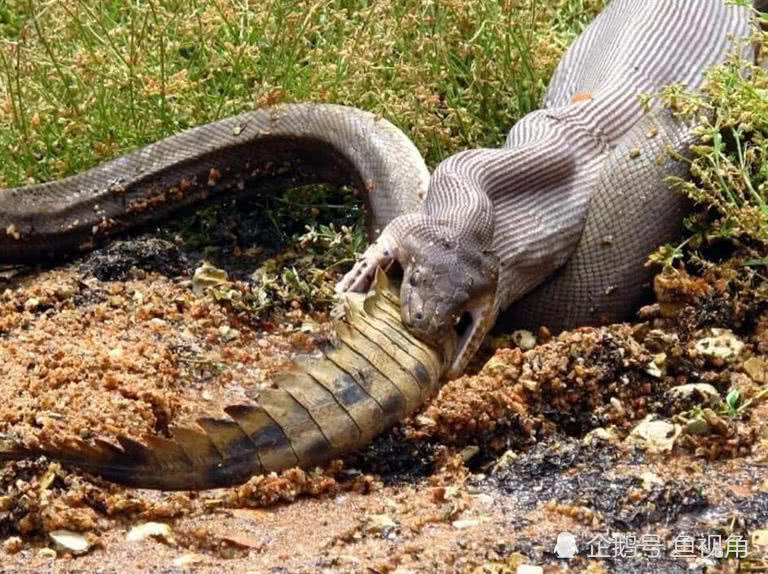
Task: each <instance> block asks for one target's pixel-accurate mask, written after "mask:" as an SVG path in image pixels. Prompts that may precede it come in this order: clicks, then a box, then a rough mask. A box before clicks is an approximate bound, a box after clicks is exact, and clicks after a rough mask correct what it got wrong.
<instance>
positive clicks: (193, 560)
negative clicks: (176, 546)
mask: <svg viewBox="0 0 768 574" xmlns="http://www.w3.org/2000/svg"><path fill="white" fill-rule="evenodd" d="M207 559H208V557H207V556H206V555H205V554H196V553H194V552H188V553H187V554H182V555H181V556H179V557H178V558H174V559H173V565H174V567H176V568H185V567H187V566H191V565H192V564H200V563H201V562H205V561H206V560H207Z"/></svg>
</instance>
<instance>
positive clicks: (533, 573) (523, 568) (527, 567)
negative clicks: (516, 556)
mask: <svg viewBox="0 0 768 574" xmlns="http://www.w3.org/2000/svg"><path fill="white" fill-rule="evenodd" d="M515 574H544V568H542V567H541V566H533V565H531V564H520V566H518V567H517V570H516V572H515Z"/></svg>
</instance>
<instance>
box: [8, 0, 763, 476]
mask: <svg viewBox="0 0 768 574" xmlns="http://www.w3.org/2000/svg"><path fill="white" fill-rule="evenodd" d="M756 6H758V7H759V6H760V5H759V4H756ZM749 32H750V11H749V9H747V8H744V7H737V6H727V5H726V4H725V3H724V2H723V1H722V0H613V1H612V2H611V3H610V4H609V5H608V7H607V8H606V9H605V10H604V11H603V12H601V13H600V14H599V15H598V16H597V17H596V19H595V20H594V21H593V22H592V23H591V24H590V25H589V26H588V27H587V28H586V29H585V31H584V32H583V33H582V34H581V35H580V36H579V38H578V39H577V40H576V41H575V42H574V44H573V45H572V46H571V47H570V48H569V49H568V51H567V53H566V55H565V56H564V58H563V59H562V61H561V62H560V64H559V65H558V67H557V69H556V71H555V74H554V76H553V78H552V81H551V83H550V85H549V88H548V90H547V92H546V95H545V98H544V102H543V107H542V108H541V109H540V110H537V111H535V112H532V113H530V114H528V115H526V116H525V117H524V118H523V119H521V120H520V121H519V122H518V123H517V124H516V125H515V126H514V127H513V128H512V129H511V131H510V132H509V135H508V137H507V140H506V142H505V144H504V146H503V147H502V148H500V149H473V150H467V151H464V152H460V153H458V154H456V155H453V156H451V157H450V158H448V159H446V160H445V161H443V162H442V163H441V164H439V165H438V166H437V168H436V169H435V171H434V173H432V174H431V176H430V174H429V172H428V170H427V168H426V166H425V164H424V161H423V159H422V158H421V155H420V154H419V152H418V150H416V148H415V147H414V146H413V144H412V143H411V142H410V141H409V140H408V138H407V137H406V136H405V135H404V134H403V133H402V132H400V130H398V129H397V128H396V127H395V126H393V125H392V124H391V123H389V122H388V121H386V120H384V119H381V118H377V117H375V116H374V115H373V114H370V113H367V112H363V111H360V110H356V109H353V108H348V107H342V106H335V105H328V104H291V105H280V106H276V107H273V108H268V109H264V110H257V111H254V112H250V113H247V114H243V115H240V116H236V117H232V118H228V119H225V120H221V121H218V122H214V123H212V124H208V125H205V126H201V127H198V128H193V129H191V130H188V131H186V132H183V133H181V134H179V135H176V136H172V137H170V138H167V139H164V140H162V141H160V142H157V143H155V144H152V145H150V146H147V147H146V148H143V149H141V150H139V151H136V152H133V153H131V154H128V155H125V156H122V157H120V158H117V159H115V160H113V161H111V162H109V163H106V164H104V165H103V166H100V167H97V168H94V169H92V170H89V171H86V172H84V173H82V174H79V175H76V176H73V177H70V178H67V179H63V180H60V181H55V182H52V183H47V184H42V185H32V186H27V187H22V188H17V189H9V190H0V261H38V260H40V259H42V258H45V257H49V256H54V257H55V256H59V255H62V254H65V253H69V252H71V251H73V250H78V249H81V250H82V249H88V248H91V247H92V246H93V245H95V244H97V243H99V242H102V241H104V239H106V238H109V237H111V236H113V235H115V234H116V233H118V232H120V231H122V230H124V229H126V228H129V227H134V226H137V225H140V224H142V223H146V222H149V221H154V220H156V219H159V218H162V217H165V216H166V215H168V214H169V213H170V212H172V211H174V210H176V209H178V208H179V207H182V206H185V205H190V204H193V203H196V202H199V201H201V200H203V199H206V198H209V197H213V196H224V195H227V194H238V193H245V192H246V190H248V189H251V188H254V187H256V188H258V189H259V190H265V189H267V190H269V189H284V188H286V187H290V186H295V185H303V184H306V183H313V182H335V183H344V184H349V185H352V186H354V187H356V188H357V189H358V190H359V191H360V192H361V194H362V195H363V197H364V200H365V202H366V203H367V204H368V207H369V212H370V216H371V217H370V236H371V239H372V240H373V243H372V244H371V246H370V247H369V248H368V249H367V250H366V252H365V253H364V254H363V257H362V258H361V260H360V261H359V262H358V263H357V264H356V265H355V267H354V268H353V269H352V270H351V271H350V272H349V273H348V274H347V275H346V276H345V277H344V279H342V281H341V282H340V284H339V291H340V292H342V293H343V294H344V295H343V296H344V297H347V300H350V299H349V298H350V297H353V293H354V292H356V291H362V292H365V291H367V290H368V289H369V288H370V287H371V284H372V281H373V278H374V274H375V270H376V269H377V268H379V267H387V266H389V265H390V264H392V263H393V262H397V263H399V265H400V266H401V267H402V270H403V282H402V286H401V290H400V295H399V298H400V300H399V303H400V304H399V313H400V316H401V319H402V324H404V325H405V326H406V327H407V329H408V331H410V333H408V332H407V331H406V330H404V329H402V324H398V323H397V317H396V311H394V314H393V309H396V308H397V307H396V306H395V307H388V309H387V310H386V311H382V313H383V314H379V315H378V316H377V318H375V317H373V315H371V316H369V317H366V316H365V314H364V313H363V314H360V313H358V314H357V315H356V317H352V318H351V319H350V320H349V322H348V324H347V325H346V326H345V327H343V328H342V329H341V331H340V333H341V334H342V340H343V342H344V344H345V345H347V347H348V349H347V350H346V351H344V352H341V351H339V352H336V351H333V350H332V351H331V354H328V353H326V355H325V357H324V361H325V362H323V361H320V362H319V363H318V362H314V363H312V362H311V365H310V367H306V365H305V367H306V368H303V370H301V369H300V371H301V372H299V373H298V374H296V373H294V376H293V377H288V379H286V380H284V381H283V383H282V384H281V385H280V389H278V391H276V392H274V393H271V394H270V393H266V394H265V395H264V397H260V398H259V401H258V404H257V405H256V406H250V407H230V408H228V410H227V412H228V414H229V415H230V417H231V418H232V419H233V421H234V422H233V421H229V422H221V421H219V422H215V421H214V422H212V421H211V420H208V419H205V420H204V421H203V422H201V426H202V427H203V430H204V433H203V434H200V433H199V432H198V433H193V434H190V433H189V431H184V432H182V433H181V435H179V437H177V439H176V441H175V442H174V441H168V440H166V439H157V438H155V439H152V441H151V442H150V444H149V447H144V446H142V445H139V444H138V443H135V442H133V441H130V440H128V439H124V440H121V448H117V447H113V446H107V445H105V444H102V443H99V444H97V445H96V446H93V445H92V446H86V445H83V444H77V445H75V446H73V447H60V448H59V450H58V451H57V450H55V449H53V450H52V449H37V450H36V449H24V448H19V449H14V448H10V449H5V448H0V459H2V458H19V457H23V456H28V455H30V454H35V453H39V452H46V453H48V454H53V456H54V458H58V459H60V460H65V461H67V460H68V461H70V462H72V463H73V464H75V465H76V466H80V467H81V468H87V469H90V470H92V471H95V472H101V473H103V474H105V475H107V476H109V477H111V478H113V479H115V480H120V479H122V481H128V482H129V483H130V484H135V485H139V486H142V485H143V486H155V487H160V488H187V487H196V488H202V487H211V486H220V485H222V484H229V483H232V482H237V481H241V480H243V479H244V478H247V476H248V475H250V474H253V473H256V472H263V471H267V470H279V469H281V468H287V467H290V466H292V465H294V464H296V463H300V464H317V463H318V462H320V461H322V460H327V459H328V458H330V457H332V456H337V455H339V454H343V453H344V452H346V451H348V450H350V449H353V448H355V447H357V446H360V445H361V444H363V443H364V442H365V441H366V440H368V439H369V438H370V436H372V434H373V432H378V431H380V430H382V429H383V428H384V427H386V426H387V425H389V424H391V423H392V422H394V420H396V419H398V418H401V417H402V416H404V415H405V414H407V413H409V412H412V411H413V409H415V408H416V407H418V405H419V404H421V403H422V402H423V401H424V400H426V398H427V397H428V396H429V395H430V394H433V393H434V391H435V390H436V388H437V386H436V385H437V380H438V379H439V378H440V377H441V376H443V377H446V376H447V377H449V378H450V377H455V376H458V375H459V374H461V372H462V371H463V370H464V368H465V366H466V364H467V362H468V360H469V359H470V358H471V357H472V355H473V354H474V352H475V351H476V350H477V347H478V346H479V344H480V342H481V340H482V338H483V337H484V336H485V335H486V334H487V332H488V331H489V330H490V329H491V327H492V326H493V325H494V323H496V321H497V318H498V317H499V315H500V313H501V312H502V311H505V310H506V314H505V317H504V320H505V321H512V322H513V323H514V324H515V325H526V324H547V325H549V326H550V327H553V328H564V327H569V326H574V325H579V324H586V323H596V322H603V321H615V320H620V319H623V318H625V317H626V316H627V315H628V314H629V313H631V312H632V310H633V309H634V308H635V307H636V306H637V304H638V302H639V301H640V300H641V298H642V297H643V290H644V286H645V284H646V283H647V282H648V280H649V275H648V273H647V272H646V271H644V270H643V265H642V264H643V262H644V260H645V258H646V256H647V255H648V253H649V252H650V251H652V250H653V248H654V247H655V246H657V245H659V244H660V243H663V242H666V241H670V240H672V239H674V237H675V236H676V235H677V234H678V233H679V230H680V222H681V218H682V215H683V214H684V213H685V210H686V209H687V203H686V201H685V199H684V198H683V197H682V196H681V195H679V194H677V193H675V192H672V191H670V190H669V189H668V186H667V185H666V184H665V178H666V177H667V176H669V175H670V174H677V175H681V176H684V175H685V173H686V166H685V162H676V161H673V160H672V159H671V158H670V155H669V151H670V149H671V150H672V151H674V152H676V153H677V154H679V155H683V156H684V155H685V154H686V153H687V152H688V148H689V146H690V144H691V143H693V142H694V141H695V136H694V130H693V127H692V126H691V125H689V124H687V123H685V122H683V121H681V120H679V119H677V118H675V117H674V116H673V115H672V114H671V113H669V112H667V111H665V110H664V109H663V108H661V107H660V106H654V107H652V108H651V110H650V111H646V110H644V109H643V106H642V104H641V102H640V100H639V99H638V94H640V93H641V92H648V93H653V92H656V91H657V90H659V89H660V88H661V87H663V86H664V85H666V84H670V83H685V84H686V85H687V86H688V87H689V88H697V87H699V86H700V85H701V84H702V82H703V79H704V73H705V71H706V69H707V68H708V67H710V66H712V65H714V64H716V63H718V62H721V61H722V60H723V59H724V58H725V56H726V55H727V54H728V53H729V51H730V50H731V49H732V47H733V43H732V39H733V38H734V37H735V38H739V37H744V36H746V35H748V34H749ZM739 49H740V50H741V56H742V57H744V58H751V57H752V48H751V46H750V45H749V44H748V43H746V42H745V43H744V44H743V45H742V46H740V48H739ZM374 319H375V320H374ZM377 320H381V321H385V322H386V323H387V325H389V327H387V328H384V327H382V324H379V323H376V321H377ZM355 333H357V334H355ZM411 334H413V335H416V337H418V339H420V340H422V341H424V345H425V346H423V347H419V346H418V345H417V344H416V343H415V341H416V340H415V339H413V338H412V337H411ZM446 340H450V341H451V344H450V349H451V351H450V356H447V357H446V356H443V355H444V353H443V351H444V350H445V349H447V347H444V346H443V345H442V343H443V342H444V341H446ZM344 353H347V355H344ZM415 356H418V357H419V359H418V360H416V359H414V357H415ZM350 357H354V359H350ZM345 361H346V362H345ZM418 365H421V367H419V366H418ZM428 365H432V367H431V368H429V367H428ZM329 373H333V374H332V375H331V374H329ZM377 377H378V378H377ZM382 377H383V378H382ZM372 380H373V381H376V380H378V381H379V382H378V383H377V384H379V385H380V386H379V387H378V388H379V391H375V389H373V388H372V387H371V381H372ZM385 388H386V389H389V390H387V391H386V392H385V391H383V390H382V389H385ZM376 393H379V394H378V395H377V394H376ZM361 409H362V410H361ZM377 409H378V410H377ZM363 411H365V413H366V414H361V413H363ZM376 413H378V415H377V414H376ZM350 437H352V438H350ZM89 461H90V462H89ZM110 469H111V470H110ZM169 469H172V470H173V472H171V471H170V470H169ZM168 477H173V478H168Z"/></svg>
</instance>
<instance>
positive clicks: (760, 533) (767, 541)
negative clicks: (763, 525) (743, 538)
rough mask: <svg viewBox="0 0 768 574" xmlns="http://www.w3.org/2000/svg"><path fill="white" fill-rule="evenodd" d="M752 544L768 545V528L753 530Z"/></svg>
mask: <svg viewBox="0 0 768 574" xmlns="http://www.w3.org/2000/svg"><path fill="white" fill-rule="evenodd" d="M752 545H753V546H764V547H768V530H755V531H754V532H752Z"/></svg>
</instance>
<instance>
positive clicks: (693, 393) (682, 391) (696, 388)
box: [667, 383, 720, 403]
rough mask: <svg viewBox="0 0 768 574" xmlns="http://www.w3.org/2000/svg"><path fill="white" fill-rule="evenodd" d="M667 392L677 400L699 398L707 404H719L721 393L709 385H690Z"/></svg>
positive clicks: (680, 386) (673, 388)
mask: <svg viewBox="0 0 768 574" xmlns="http://www.w3.org/2000/svg"><path fill="white" fill-rule="evenodd" d="M667 392H668V393H669V395H670V396H671V397H672V398H675V399H690V398H695V397H697V396H698V397H701V398H702V399H704V400H705V401H706V402H707V403H717V402H719V401H720V393H718V392H717V389H716V388H715V387H713V386H712V385H710V384H709V383H688V384H685V385H679V386H677V387H672V388H671V389H669V391H667Z"/></svg>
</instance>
